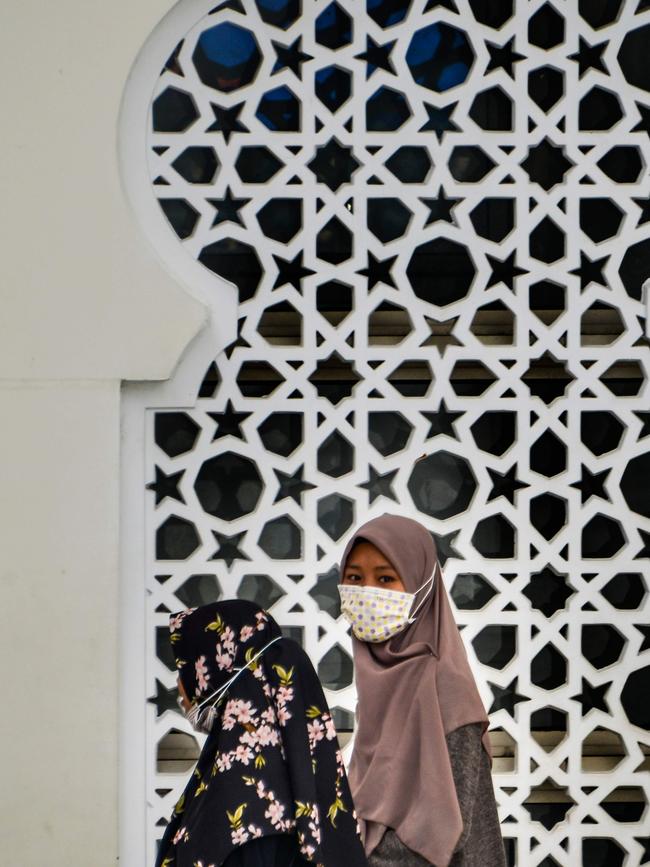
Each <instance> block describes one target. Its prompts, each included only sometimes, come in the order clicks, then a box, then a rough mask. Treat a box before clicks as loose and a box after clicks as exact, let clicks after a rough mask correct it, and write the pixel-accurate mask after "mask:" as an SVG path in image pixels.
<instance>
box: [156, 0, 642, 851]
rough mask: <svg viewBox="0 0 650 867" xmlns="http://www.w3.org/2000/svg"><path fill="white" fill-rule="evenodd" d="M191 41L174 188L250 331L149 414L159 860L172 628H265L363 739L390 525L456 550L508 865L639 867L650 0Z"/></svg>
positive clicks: (161, 170) (292, 15) (402, 7)
mask: <svg viewBox="0 0 650 867" xmlns="http://www.w3.org/2000/svg"><path fill="white" fill-rule="evenodd" d="M206 11H207V10H206ZM178 39H179V40H180V41H179V42H178V45H177V46H176V47H175V49H174V50H173V51H172V50H171V49H172V48H173V46H170V56H169V59H168V61H167V63H166V65H165V68H164V70H163V71H162V74H161V76H160V79H159V81H158V83H157V85H156V89H155V92H154V93H153V95H152V107H151V118H150V133H149V140H148V148H149V154H150V169H151V180H152V184H153V190H154V193H155V196H156V198H157V199H158V202H159V204H160V208H161V219H166V220H167V221H168V222H169V224H170V225H171V227H172V229H173V230H174V232H175V234H176V235H177V236H178V243H179V244H182V245H183V247H184V248H185V250H186V253H187V256H188V257H191V258H193V259H196V260H199V261H200V262H201V263H202V264H203V265H204V266H205V268H207V269H209V270H210V271H212V272H214V274H216V275H218V276H219V277H220V278H223V279H225V280H228V281H231V282H232V283H234V284H235V285H236V287H237V291H238V293H239V330H238V335H237V339H236V340H235V341H234V342H233V343H232V344H231V345H230V346H229V347H227V349H226V350H225V351H223V352H221V353H220V354H219V355H218V357H216V358H215V360H214V363H213V364H212V365H211V366H210V368H209V370H208V371H207V373H206V376H205V379H204V380H203V382H197V383H196V395H195V396H188V404H187V405H186V406H185V407H183V408H178V409H173V410H169V409H166V410H164V411H163V410H160V411H155V412H154V411H152V412H151V424H150V426H149V428H150V430H151V440H150V442H149V443H148V445H147V461H148V467H149V469H148V472H149V474H150V480H151V484H150V485H149V487H150V488H151V493H150V494H149V495H148V496H149V499H148V501H147V502H148V509H149V511H148V516H149V517H148V521H149V529H150V538H149V542H148V544H149V569H150V574H149V575H148V576H147V589H148V591H149V597H148V599H149V606H150V611H149V614H150V627H151V632H150V634H151V645H150V646H151V657H150V667H149V689H150V693H149V694H150V697H151V698H150V704H149V722H148V725H149V738H148V744H149V749H150V751H151V754H150V757H149V766H150V767H152V768H153V767H154V765H155V758H156V755H157V756H158V758H159V760H160V761H159V770H158V772H157V773H155V772H154V771H153V770H152V771H151V776H150V779H149V783H148V787H149V788H148V793H147V799H148V801H149V803H150V804H151V810H150V842H151V845H152V846H153V841H154V840H155V838H156V837H157V836H159V833H160V825H161V824H163V823H164V820H163V817H165V816H167V815H169V813H170V811H171V805H172V804H173V802H174V800H175V798H176V797H177V795H178V793H179V791H180V789H181V788H182V785H183V782H184V779H185V775H186V771H185V770H183V773H182V774H180V775H179V774H173V773H171V772H170V771H169V769H168V766H166V765H165V763H164V761H163V760H162V759H161V757H163V758H164V748H165V744H168V743H169V737H170V732H171V733H172V734H173V733H174V732H180V731H182V732H187V733H189V731H190V729H189V728H188V727H187V725H186V723H185V721H184V720H183V718H182V717H181V716H180V715H178V713H177V709H176V706H175V704H174V695H175V672H174V664H173V660H172V658H171V654H170V651H169V649H168V646H167V638H166V618H167V613H168V612H169V611H171V610H176V609H178V608H179V607H180V606H182V605H196V604H201V603H202V602H207V601H210V600H213V599H215V598H217V597H219V596H222V597H224V596H228V597H229V596H234V595H239V596H241V597H244V598H247V599H254V600H255V601H257V602H259V603H261V604H263V605H265V606H267V607H269V608H270V609H271V611H272V612H273V615H274V616H275V617H276V619H277V620H278V621H279V622H280V623H281V624H282V626H283V628H284V629H285V630H286V631H287V633H288V634H290V635H291V636H293V637H295V638H297V639H298V640H300V641H301V642H302V643H303V645H304V647H305V649H306V650H307V651H308V653H309V654H310V656H311V658H312V660H313V661H314V664H315V665H316V667H317V669H318V673H319V675H320V677H321V679H322V681H323V684H324V686H325V687H326V688H327V690H328V698H329V701H330V704H331V706H332V708H333V709H334V711H333V712H334V716H335V720H336V722H337V725H338V726H339V728H340V729H342V730H345V729H346V728H347V729H349V728H350V727H351V725H352V719H353V717H352V714H353V709H354V703H355V696H354V691H353V686H352V664H351V658H350V641H349V636H348V632H347V629H346V624H345V622H344V621H343V620H342V619H340V618H339V607H338V595H337V591H336V564H337V562H338V559H339V556H340V553H341V550H342V544H341V542H342V539H343V537H344V536H345V534H346V533H347V532H348V531H349V530H350V528H351V527H352V526H353V525H354V524H355V523H356V522H359V521H361V520H363V519H365V518H366V517H368V516H371V515H374V514H379V513H381V512H383V511H391V510H399V511H400V512H402V513H405V514H410V515H412V516H414V517H417V518H419V519H420V520H421V521H422V522H423V523H425V525H426V526H427V527H428V528H429V529H430V530H431V532H432V533H434V534H435V537H436V539H437V541H438V546H439V550H440V552H441V557H442V561H443V565H444V572H445V581H446V582H447V586H448V588H449V589H450V594H451V597H452V599H453V603H454V605H455V610H456V616H457V620H458V623H459V625H460V627H461V629H462V635H463V638H464V641H465V644H466V647H467V650H468V653H469V655H470V659H471V662H472V665H473V668H474V671H475V673H476V677H477V681H478V683H479V687H480V690H481V694H482V697H483V700H484V702H485V705H486V707H487V708H488V709H489V712H490V716H491V727H492V736H493V741H494V745H495V755H496V756H497V758H496V761H495V777H494V778H495V786H496V791H497V797H498V803H499V810H500V816H501V819H502V821H503V832H504V836H505V837H506V839H507V844H508V849H509V857H510V860H511V863H512V864H517V865H525V867H536V865H538V867H555V865H565V867H575V865H577V864H585V865H596V864H598V865H607V867H616V865H623V864H625V865H627V867H629V865H635V864H641V863H646V862H647V861H648V859H649V858H650V838H649V836H648V835H649V833H650V832H649V831H648V807H647V801H648V797H649V796H650V785H649V783H648V775H647V769H648V758H647V754H648V746H649V745H650V700H649V699H648V695H650V653H649V652H648V651H649V650H650V626H649V625H648V621H649V618H648V610H649V608H648V578H649V572H648V563H649V559H650V495H649V494H648V491H649V490H650V449H649V444H650V438H649V436H650V411H649V410H650V405H649V403H648V384H647V378H648V375H649V374H650V351H649V348H648V342H647V340H646V339H645V337H644V324H645V323H644V319H643V316H644V313H645V310H644V307H643V305H642V298H641V284H642V282H643V280H644V279H646V278H647V277H648V276H649V275H650V240H649V235H648V228H649V227H650V182H649V181H648V172H647V164H648V160H649V158H650V148H649V147H648V139H649V136H650V72H649V70H650V66H649V65H648V62H647V57H648V55H649V54H650V3H648V2H644V0H641V2H638V0H630V2H621V0H618V2H617V0H611V2H595V0H594V2H591V0H589V2H587V0H585V2H582V0H580V2H577V0H570V2H562V0H555V2H553V3H551V2H539V0H532V2H523V0H520V2H517V3H516V5H515V3H514V0H438V2H436V0H428V2H427V0H413V2H409V0H368V2H367V4H364V3H362V2H356V0H355V2H351V0H350V2H343V0H334V2H321V0H318V2H309V3H307V2H304V3H302V4H300V3H299V2H297V0H286V2H280V0H278V2H270V0H257V2H249V0H232V2H225V3H222V4H221V5H219V6H217V7H215V8H214V9H212V10H211V11H210V13H209V14H206V15H205V16H204V17H203V18H201V20H199V21H197V23H196V25H195V26H194V27H193V28H192V29H191V30H190V31H189V32H188V33H184V34H182V33H181V34H178ZM220 285H221V284H220V281H218V280H215V288H214V309H215V311H216V313H217V315H218V309H219V294H220V291H223V289H220Z"/></svg>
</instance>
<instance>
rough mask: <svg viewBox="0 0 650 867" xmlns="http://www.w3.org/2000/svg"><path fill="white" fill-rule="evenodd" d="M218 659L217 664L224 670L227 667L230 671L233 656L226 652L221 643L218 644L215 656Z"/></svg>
mask: <svg viewBox="0 0 650 867" xmlns="http://www.w3.org/2000/svg"><path fill="white" fill-rule="evenodd" d="M215 659H216V660H217V665H218V666H219V668H220V669H221V670H222V671H223V669H224V668H225V669H226V671H230V669H231V668H232V656H230V654H228V653H225V652H224V650H223V648H222V647H221V645H220V644H217V655H216V657H215Z"/></svg>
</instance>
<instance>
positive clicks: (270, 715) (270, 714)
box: [262, 707, 275, 725]
mask: <svg viewBox="0 0 650 867" xmlns="http://www.w3.org/2000/svg"><path fill="white" fill-rule="evenodd" d="M262 719H263V720H264V722H267V723H269V725H273V723H274V722H275V711H274V710H273V708H272V707H267V709H266V710H265V711H263V712H262Z"/></svg>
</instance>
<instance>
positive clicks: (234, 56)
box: [192, 21, 261, 92]
mask: <svg viewBox="0 0 650 867" xmlns="http://www.w3.org/2000/svg"><path fill="white" fill-rule="evenodd" d="M192 61H193V62H194V66H195V67H196V71H197V72H198V74H199V78H200V79H201V81H202V82H203V83H204V84H207V85H208V86H209V87H214V88H215V89H216V90H221V91H225V92H230V91H232V90H236V89H237V88H239V87H243V86H244V85H246V84H250V82H251V81H252V80H253V79H254V78H255V76H256V75H257V70H258V69H259V66H260V62H261V56H260V52H259V49H258V47H257V42H256V41H255V37H254V36H253V34H252V33H251V32H250V30H245V29H244V28H243V27H238V26H237V25H236V24H230V23H229V22H227V21H226V22H224V23H223V24H217V25H216V26H215V27H211V28H210V29H209V30H205V31H204V32H203V33H202V34H201V36H200V37H199V41H198V42H197V44H196V48H195V49H194V54H193V55H192Z"/></svg>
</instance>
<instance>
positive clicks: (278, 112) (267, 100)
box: [255, 85, 300, 132]
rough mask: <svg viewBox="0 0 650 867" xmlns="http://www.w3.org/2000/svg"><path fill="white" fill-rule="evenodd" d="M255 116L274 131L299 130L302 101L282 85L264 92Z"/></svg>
mask: <svg viewBox="0 0 650 867" xmlns="http://www.w3.org/2000/svg"><path fill="white" fill-rule="evenodd" d="M255 117H256V118H257V119H258V120H260V121H261V122H262V123H263V124H264V126H266V127H268V129H270V130H273V132H298V131H299V130H300V102H299V101H298V100H297V99H296V97H295V96H294V95H293V93H292V92H291V91H290V90H289V88H288V87H287V86H286V85H282V87H276V88H275V90H268V91H267V92H266V93H265V94H264V96H263V97H262V99H261V100H260V104H259V106H258V109H257V111H256V113H255Z"/></svg>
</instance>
